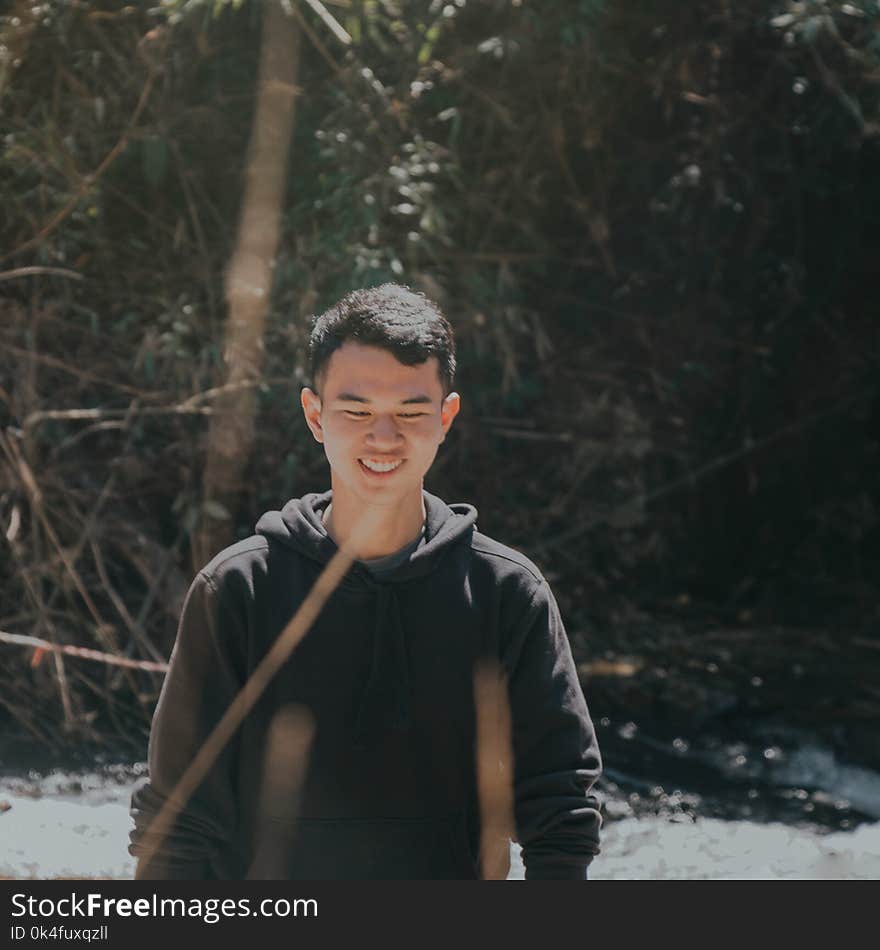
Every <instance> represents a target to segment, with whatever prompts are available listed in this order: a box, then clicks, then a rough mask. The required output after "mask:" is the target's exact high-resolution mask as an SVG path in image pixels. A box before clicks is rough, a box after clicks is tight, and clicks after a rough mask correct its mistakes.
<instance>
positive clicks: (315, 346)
mask: <svg viewBox="0 0 880 950" xmlns="http://www.w3.org/2000/svg"><path fill="white" fill-rule="evenodd" d="M346 340H355V341H357V342H358V343H362V344H364V345H365V346H378V347H381V348H382V349H383V350H388V352H389V353H391V354H392V355H393V356H394V357H395V359H397V360H398V361H399V362H401V363H403V364H404V365H405V366H415V365H416V364H418V363H424V362H425V360H428V359H430V358H431V357H432V356H436V357H437V362H438V363H439V364H440V366H439V372H440V384H441V386H442V388H443V398H444V399H445V398H446V396H448V395H449V393H450V392H452V385H453V379H454V377H455V334H454V333H453V330H452V326H451V325H450V323H449V321H448V320H447V319H446V317H445V316H443V313H442V311H441V310H440V308H439V307H438V306H437V304H436V303H434V302H433V301H432V300H429V299H428V298H427V297H426V296H425V295H424V294H423V293H419V292H416V291H413V290H410V288H409V287H405V286H402V285H401V284H391V283H387V284H381V285H380V286H378V287H368V288H364V289H361V290H352V291H351V292H350V293H347V294H346V295H345V296H344V297H343V298H342V299H341V300H340V301H339V302H338V303H335V304H334V305H333V306H332V307H330V308H329V309H328V310H325V311H324V313H322V314H320V316H315V317H313V318H312V329H311V334H310V336H309V361H310V364H311V376H312V388H314V390H315V392H318V393H319V395H320V392H319V387H320V386H323V384H324V379H325V375H326V369H327V363H328V362H329V360H330V357H331V356H332V355H333V353H334V351H335V350H337V349H339V347H340V346H342V344H343V343H345V342H346Z"/></svg>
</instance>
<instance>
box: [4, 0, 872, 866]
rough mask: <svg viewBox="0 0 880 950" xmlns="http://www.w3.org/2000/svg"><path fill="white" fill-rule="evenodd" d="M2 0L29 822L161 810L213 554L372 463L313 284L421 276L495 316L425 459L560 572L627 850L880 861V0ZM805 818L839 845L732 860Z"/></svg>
mask: <svg viewBox="0 0 880 950" xmlns="http://www.w3.org/2000/svg"><path fill="white" fill-rule="evenodd" d="M0 10H2V11H3V12H2V15H0V209H2V210H0V450H2V451H0V527H2V533H3V537H2V538H0V782H2V783H5V785H4V784H0V811H2V808H3V804H4V802H5V804H6V805H7V806H9V807H8V809H7V811H8V814H0V825H2V823H3V822H4V819H7V818H9V817H11V816H12V815H13V813H15V812H16V809H18V814H19V815H24V813H25V811H26V809H27V808H29V807H31V806H32V805H33V804H34V801H35V799H36V798H37V797H39V796H41V795H44V796H48V798H47V800H50V799H51V800H53V801H57V802H58V803H59V807H60V802H61V799H62V798H63V797H64V796H65V795H66V796H68V797H72V799H75V798H76V796H79V795H81V793H82V789H83V788H86V789H87V790H88V789H92V790H93V791H94V790H96V789H98V790H99V789H101V788H104V790H105V792H106V794H107V795H109V796H110V799H113V801H114V802H115V803H116V804H115V805H114V807H117V808H119V809H122V808H123V798H124V795H122V797H119V796H118V795H117V798H116V799H114V798H113V796H114V795H116V794H117V792H120V789H121V792H125V790H126V788H127V785H126V783H130V781H131V780H132V778H133V776H134V775H136V774H140V772H141V771H142V768H143V764H142V763H143V759H144V757H145V755H146V746H147V738H148V735H149V726H150V717H151V714H152V709H153V706H154V704H155V700H156V698H157V696H158V691H159V688H160V686H161V681H162V673H161V665H162V664H163V663H164V662H165V661H167V658H168V655H169V653H170V650H171V646H172V644H173V641H174V636H175V632H176V625H177V620H178V617H179V613H180V608H181V605H182V600H183V595H184V594H185V592H186V589H187V587H188V586H189V583H190V581H191V579H192V577H193V576H194V574H195V572H196V571H197V570H198V569H199V568H200V567H202V566H203V565H204V564H205V563H206V562H207V561H208V560H209V559H210V557H212V556H213V554H214V553H216V551H218V550H220V548H222V547H223V546H225V545H226V544H229V543H231V542H233V541H235V540H236V539H238V538H243V537H246V536H248V535H250V534H251V533H252V532H253V526H254V524H255V522H256V520H257V518H258V517H259V515H260V514H261V513H262V512H263V511H265V510H267V509H270V508H280V507H281V506H282V505H283V503H284V502H285V501H286V500H287V499H288V498H291V497H295V496H298V495H302V494H304V493H306V492H308V491H319V490H324V489H325V488H327V487H329V472H328V468H327V464H326V460H325V459H324V456H323V453H322V452H321V450H320V447H319V446H318V445H317V444H316V443H315V442H314V440H313V439H312V438H311V435H310V433H309V432H308V429H307V427H306V425H305V423H304V420H303V418H302V411H301V409H300V406H299V392H300V389H301V387H302V386H303V385H307V384H308V383H309V380H308V378H307V369H306V366H307V360H306V342H307V335H308V318H309V316H310V315H311V314H312V313H315V312H319V311H320V310H323V309H324V308H325V307H327V306H329V305H330V304H331V303H333V302H334V301H335V300H337V299H338V298H339V297H340V296H342V295H343V294H344V293H345V292H347V291H348V290H350V289H352V288H354V287H359V286H368V285H373V284H378V283H382V282H384V281H387V280H393V281H397V282H400V283H405V284H407V285H409V286H411V287H413V288H414V289H418V290H421V291H423V292H425V293H426V294H427V295H428V296H429V297H432V298H433V299H435V300H436V301H437V302H438V303H439V304H440V305H441V307H442V308H443V309H444V311H445V312H446V313H447V315H448V317H449V319H450V321H451V322H452V324H453V326H454V328H455V331H456V335H457V343H458V360H459V372H458V374H457V379H456V389H457V391H458V392H459V393H460V394H461V396H462V411H461V413H460V415H459V417H458V418H457V420H456V423H455V425H454V426H453V429H452V430H451V433H450V436H449V438H447V440H446V442H445V443H444V445H443V447H442V449H441V451H440V453H439V454H438V458H437V461H436V463H435V465H434V467H433V469H432V470H431V472H430V473H429V475H428V477H427V479H426V483H425V487H426V488H427V489H428V490H429V491H431V492H433V493H435V494H438V495H440V496H441V497H443V498H444V499H445V500H446V501H448V502H454V501H469V502H471V503H472V504H474V505H475V506H476V507H477V509H478V511H479V522H478V523H479V527H480V529H481V530H483V531H484V532H486V533H488V534H490V535H492V536H493V537H496V538H498V539H499V540H501V541H503V542H504V543H507V544H509V545H511V546H513V547H515V548H517V549H519V550H522V551H523V552H524V553H526V554H527V555H528V556H529V557H531V558H532V559H533V560H534V561H535V562H536V563H537V564H538V566H539V567H540V568H541V570H542V571H543V572H544V573H545V575H546V576H547V578H548V579H549V580H550V582H551V584H552V586H553V588H554V591H555V593H556V596H557V599H558V601H559V604H560V607H561V610H562V614H563V617H564V620H565V623H566V627H567V630H568V634H569V637H570V640H571V644H572V649H573V652H574V655H575V659H576V661H577V662H578V666H579V670H580V671H581V674H582V677H583V680H582V681H583V685H584V692H585V695H586V698H587V702H588V705H589V708H590V711H591V714H592V716H593V718H594V720H595V723H596V726H597V729H598V730H599V739H600V744H601V748H602V751H603V756H604V759H605V766H606V771H605V775H604V776H603V779H602V785H601V791H602V793H603V795H604V796H605V799H606V822H607V828H608V829H609V832H610V833H609V837H608V841H609V846H608V855H607V858H606V857H604V856H603V857H600V858H597V859H596V862H594V867H595V875H594V872H593V871H592V870H591V876H599V877H600V876H603V874H605V876H677V875H685V874H687V875H690V876H705V877H711V876H724V875H725V874H726V875H727V876H736V875H737V874H741V875H748V874H752V875H757V876H797V875H804V876H808V868H813V869H814V870H815V867H819V866H820V865H821V869H822V870H821V872H818V871H817V872H816V874H817V875H830V876H834V874H832V871H831V870H829V867H830V866H831V865H829V864H828V862H827V861H826V860H825V859H826V858H827V857H828V853H827V852H828V848H827V846H823V845H822V844H821V842H822V841H824V840H825V839H826V838H827V837H828V836H829V835H833V834H840V833H845V834H844V838H845V840H847V841H849V842H850V845H847V847H851V848H854V850H853V854H854V855H855V857H854V858H853V860H852V861H851V862H850V864H849V865H847V868H846V871H845V873H844V872H839V871H838V872H834V873H836V874H837V876H880V869H878V866H877V863H876V862H875V863H873V864H871V863H870V862H867V863H866V862H865V860H863V856H862V852H861V851H860V850H859V847H858V846H857V845H852V842H853V841H855V840H856V839H855V838H854V837H853V836H854V835H855V834H857V833H862V834H867V833H870V834H873V835H874V844H875V845H876V835H877V828H878V825H877V824H876V822H877V820H878V819H880V742H878V741H877V734H878V719H880V632H878V628H880V374H878V364H880V332H878V314H877V305H876V283H877V274H878V253H880V240H878V233H880V232H878V227H877V222H878V215H880V109H878V104H880V4H878V3H877V2H875V0H854V2H852V3H837V2H832V0H828V2H824V0H821V2H820V0H803V2H796V3H793V2H778V3H773V2H768V0H741V2H739V3H733V2H732V0H694V2H691V3H687V4H682V3H680V2H673V0H628V2H626V3H623V2H618V0H542V2H541V3H540V4H538V3H537V0H482V2H475V0H454V2H449V3H444V2H436V0H414V2H410V3H407V2H403V0H324V2H323V3H322V2H319V0H265V2H262V0H170V2H160V0H156V5H155V6H153V7H150V6H149V5H146V4H143V5H142V4H128V5H125V4H123V3H118V2H111V0H103V2H101V0H94V2H93V0H45V2H42V3H36V2H33V0H7V2H6V3H5V4H2V5H0ZM4 637H5V639H3V638H4ZM21 637H31V638H37V639H38V640H41V641H46V642H48V643H49V644H55V645H59V644H62V645H67V646H75V647H80V648H87V649H92V650H97V651H99V652H100V653H102V654H104V655H105V656H112V657H115V658H116V659H117V660H119V659H122V660H124V661H127V662H128V663H129V665H127V666H120V665H118V664H117V665H110V664H107V663H102V662H96V661H95V660H94V659H86V658H82V657H76V656H73V655H71V654H69V653H66V654H65V653H61V652H55V651H53V650H52V649H49V648H42V647H39V646H37V647H36V648H35V646H34V644H32V643H26V642H25V641H22V640H21V639H18V640H16V638H21ZM138 664H141V666H138ZM143 664H158V668H154V669H150V668H146V667H144V666H143ZM53 776H54V777H53ZM4 791H5V792H6V794H5V797H4V795H3V792H4ZM121 792H120V794H121ZM52 796H55V798H52ZM99 798H100V795H99ZM72 799H71V800H72ZM65 801H66V802H67V804H71V801H68V800H65ZM108 801H109V799H108ZM74 803H75V802H74ZM114 814H117V813H114ZM119 814H121V812H120V813H118V814H117V819H118V818H119ZM79 820H80V821H82V820H83V819H79ZM114 820H115V819H114ZM119 820H120V821H121V822H122V819H119ZM716 820H718V825H717V827H718V828H723V829H725V830H724V831H723V832H720V831H719V832H718V835H720V836H721V837H718V836H717V835H716V837H715V838H714V839H713V840H715V842H716V844H717V851H716V852H714V853H708V854H703V855H702V857H698V858H695V859H694V860H693V861H691V863H688V861H687V860H684V859H682V861H680V862H679V864H678V865H674V863H673V864H670V863H669V861H672V860H673V859H672V858H670V855H671V854H672V853H673V851H672V849H671V848H670V846H669V839H664V838H663V837H662V836H663V835H668V834H669V833H670V832H674V833H675V834H680V833H682V832H683V829H684V830H686V829H692V828H694V827H699V823H700V822H701V821H703V822H711V821H716ZM652 821H653V822H655V824H646V823H649V822H652ZM123 823H124V822H123ZM628 823H632V824H628ZM725 823H728V824H725ZM768 823H769V825H773V827H774V828H775V829H776V832H775V833H778V829H779V827H780V825H779V824H774V823H781V826H784V827H785V829H786V831H785V834H793V833H795V832H797V833H803V835H805V836H806V837H805V838H804V840H809V841H810V842H811V844H810V847H813V848H814V849H817V850H815V852H810V853H811V854H812V855H813V857H810V858H804V859H802V860H801V859H797V858H795V857H793V856H792V859H791V862H789V863H788V864H785V860H786V857H785V848H784V847H780V845H779V843H778V842H774V844H773V846H772V848H771V849H770V851H771V852H772V853H773V854H775V855H776V858H774V860H777V859H778V860H782V861H783V864H772V862H771V863H762V862H761V861H757V863H752V864H750V863H749V861H748V860H746V859H743V860H742V861H740V863H739V864H737V863H736V861H735V860H733V859H731V860H733V863H732V864H730V863H729V862H728V863H727V864H725V863H724V861H725V860H727V859H728V858H731V855H732V854H733V853H734V851H735V850H736V846H735V844H733V843H732V842H735V841H736V840H739V841H740V842H743V841H745V840H747V838H745V837H742V836H743V835H746V834H747V830H744V829H756V828H758V827H759V826H761V825H763V826H765V830H766V827H769V826H768ZM121 827H122V824H120V828H121ZM709 827H715V825H709V824H705V825H704V826H703V828H704V832H703V837H702V840H703V841H705V840H706V835H708V831H706V830H705V829H708V828H709ZM615 828H616V829H617V831H615ZM625 828H632V829H633V830H632V833H631V834H630V835H629V836H628V837H627V835H625V834H623V830H624V829H625ZM639 829H640V830H639ZM648 829H652V830H648ZM731 829H734V830H736V831H737V834H738V835H739V836H740V837H739V838H738V839H737V837H736V836H732V835H730V834H729V833H730V831H731ZM637 830H638V833H639V834H642V835H646V834H647V835H649V837H650V836H653V837H651V838H650V840H651V842H653V845H654V846H656V850H657V853H658V854H663V855H665V858H664V860H665V861H666V863H665V864H663V867H662V868H661V867H660V866H659V865H658V864H657V862H653V863H652V860H651V859H649V858H640V857H639V856H638V855H639V853H642V854H643V855H644V854H647V853H648V849H649V844H648V843H646V842H647V839H644V840H643V839H637V838H634V837H633V835H635V834H636V832H637ZM105 831H106V829H105ZM125 834H127V831H126V832H125ZM615 835H616V837H615ZM658 836H661V837H658ZM847 836H849V837H847ZM110 838H113V840H114V841H115V844H114V847H117V848H119V847H120V845H119V842H118V840H116V839H117V838H118V835H116V836H115V837H114V835H110ZM23 840H24V839H23ZM57 840H58V839H56V844H54V845H52V844H51V843H50V844H48V846H47V853H52V854H54V855H56V856H57V855H58V854H59V853H60V850H63V848H62V846H61V845H60V844H57ZM108 840H109V839H108ZM637 840H642V844H641V845H639V846H638V847H637V846H636V845H635V844H634V843H633V842H635V841H637ZM676 840H677V839H676ZM694 840H696V839H694ZM749 840H750V839H749ZM626 842H628V843H626ZM124 844H125V842H122V845H121V847H122V849H123V854H124ZM36 847H37V839H36V838H34V837H31V838H28V839H27V841H26V842H24V843H22V844H21V854H19V852H18V851H15V853H13V851H14V849H11V850H10V848H11V846H9V847H8V848H7V853H6V855H4V853H3V846H2V845H0V874H6V875H11V876H15V875H18V874H24V873H25V869H26V866H28V864H27V857H26V852H27V851H28V849H29V848H30V849H33V848H36ZM822 847H825V850H824V851H821V848H822ZM640 848H641V852H640ZM627 849H628V850H627ZM68 850H72V851H75V850H76V848H75V846H73V845H71V846H70V849H68ZM685 850H686V851H687V848H686V847H685ZM746 850H748V849H746ZM877 850H880V849H877ZM780 852H781V854H782V857H781V858H780ZM65 853H66V852H65ZM689 853H690V852H689ZM768 853H769V852H768ZM16 855H18V856H16ZM791 855H794V850H793V851H792V852H791ZM813 858H815V860H816V861H818V862H819V864H816V863H815V862H814V863H813V864H811V863H810V862H811V861H813ZM820 859H821V860H820ZM65 860H66V858H65ZM70 860H71V861H72V863H68V864H64V863H63V862H62V863H61V864H58V863H57V862H56V863H54V864H53V863H52V860H49V859H47V861H46V862H44V863H43V864H40V863H39V862H38V861H37V862H36V863H34V862H33V861H32V862H31V865H30V866H31V871H30V872H28V873H32V874H34V875H35V876H42V875H49V874H51V873H65V872H67V873H72V872H81V871H83V867H82V866H80V865H78V864H77V863H76V861H77V860H81V858H80V859H77V858H76V857H72V858H71V859H70ZM114 860H115V859H114ZM120 860H124V859H120ZM603 860H605V861H606V863H605V865H604V868H605V870H604V871H603V865H602V861H603ZM688 860H690V859H688ZM768 860H769V859H768ZM799 860H800V863H798V861H799ZM615 861H617V864H615V863H614V862H615ZM111 864H112V862H111ZM831 864H833V862H831ZM102 867H103V866H102ZM107 867H110V865H107ZM126 868H127V866H125V865H124V864H121V863H117V864H113V865H112V873H118V874H120V875H124V874H125V873H127V870H126ZM633 869H635V871H636V872H640V873H633ZM683 869H689V870H683ZM866 869H867V871H866ZM92 870H93V871H95V869H92ZM100 870H101V868H97V871H100ZM104 870H106V867H105V868H104ZM764 872H766V875H765V874H764Z"/></svg>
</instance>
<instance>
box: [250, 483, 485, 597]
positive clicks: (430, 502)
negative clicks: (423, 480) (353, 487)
mask: <svg viewBox="0 0 880 950" xmlns="http://www.w3.org/2000/svg"><path fill="white" fill-rule="evenodd" d="M422 499H423V500H424V503H425V513H426V518H425V541H424V544H422V545H420V546H419V547H418V548H417V549H416V550H415V551H414V552H413V554H412V555H411V557H410V559H409V560H408V561H407V562H405V563H404V564H401V565H399V566H398V567H397V569H396V570H394V571H393V572H391V573H388V574H385V575H384V576H383V578H382V580H381V581H379V580H376V579H375V578H374V577H373V575H372V574H371V573H370V571H369V570H368V569H367V568H365V567H364V565H363V564H361V563H360V562H357V561H355V563H354V564H353V565H352V568H351V570H350V571H349V572H348V573H347V574H346V576H345V578H343V581H342V586H344V587H361V588H363V587H368V588H370V587H382V586H385V585H386V584H394V583H397V582H399V581H406V580H410V579H411V578H414V577H423V576H424V575H425V574H429V573H430V572H431V571H432V570H433V569H434V568H435V567H436V566H437V562H438V560H439V558H440V557H441V556H442V555H443V554H444V553H445V552H446V550H447V549H448V548H449V547H450V546H451V545H453V544H457V543H460V542H464V543H470V539H471V536H472V534H473V532H474V531H475V530H476V521H477V509H476V508H475V507H474V506H473V505H471V504H468V503H467V502H453V503H451V504H447V503H446V502H445V501H443V499H442V498H438V497H437V496H436V495H432V494H431V493H430V492H428V491H425V490H424V489H422ZM331 501H333V490H332V489H330V490H328V491H325V492H310V493H309V494H307V495H303V496H302V497H301V498H292V499H291V500H290V501H288V502H287V504H286V505H285V506H284V507H283V508H282V509H281V510H280V511H267V512H266V513H265V514H264V515H262V517H261V518H260V520H259V521H258V522H257V525H256V532H257V534H261V535H263V536H265V537H266V538H269V539H271V540H273V541H277V542H279V543H281V544H284V545H287V546H288V547H291V548H293V549H294V550H295V551H298V552H299V553H300V554H302V555H304V556H305V557H307V558H310V559H311V560H313V561H316V562H317V563H318V564H319V565H321V566H323V565H325V564H327V563H328V562H329V561H330V559H331V558H332V557H333V555H334V554H336V552H337V551H338V548H337V546H336V542H335V541H334V540H333V539H332V538H331V537H330V535H328V534H327V529H326V527H325V526H324V523H323V521H322V520H321V516H322V514H323V513H324V511H325V509H326V508H327V506H328V505H329V504H330V502H331Z"/></svg>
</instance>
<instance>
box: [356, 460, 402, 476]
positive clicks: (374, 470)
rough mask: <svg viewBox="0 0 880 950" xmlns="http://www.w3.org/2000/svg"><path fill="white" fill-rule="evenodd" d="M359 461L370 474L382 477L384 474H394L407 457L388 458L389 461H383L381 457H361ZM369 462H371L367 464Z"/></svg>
mask: <svg viewBox="0 0 880 950" xmlns="http://www.w3.org/2000/svg"><path fill="white" fill-rule="evenodd" d="M357 461H358V465H360V467H361V470H362V471H364V472H366V473H367V474H368V475H373V476H375V477H377V478H382V477H383V476H388V475H393V474H394V472H396V471H397V470H398V469H399V468H400V466H401V465H403V463H404V462H405V461H406V459H388V460H387V461H384V462H383V461H381V460H380V459H374V458H369V457H367V458H366V460H365V459H362V458H359V459H358V460H357ZM367 462H369V463H370V464H369V465H368V464H366V463H367ZM371 466H372V467H371Z"/></svg>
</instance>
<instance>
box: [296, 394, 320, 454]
mask: <svg viewBox="0 0 880 950" xmlns="http://www.w3.org/2000/svg"><path fill="white" fill-rule="evenodd" d="M299 401H300V405H301V406H302V410H303V415H304V416H305V417H306V425H307V426H308V427H309V429H310V430H311V432H312V435H313V436H314V437H315V441H316V442H321V443H323V441H324V428H323V426H322V425H321V397H320V396H319V395H318V394H317V393H316V392H314V390H311V389H309V387H308V386H303V388H302V392H300V394H299Z"/></svg>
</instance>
